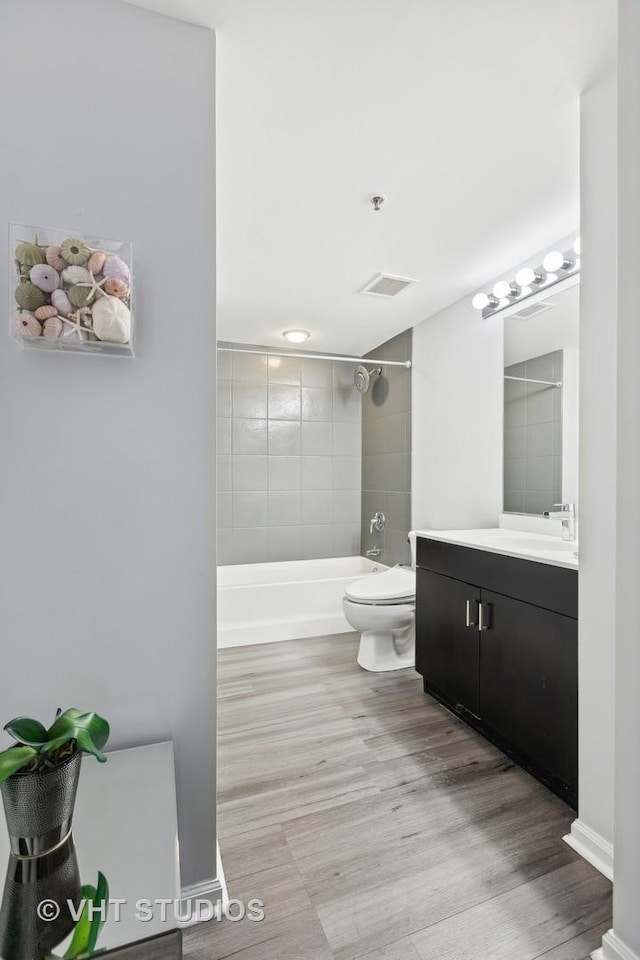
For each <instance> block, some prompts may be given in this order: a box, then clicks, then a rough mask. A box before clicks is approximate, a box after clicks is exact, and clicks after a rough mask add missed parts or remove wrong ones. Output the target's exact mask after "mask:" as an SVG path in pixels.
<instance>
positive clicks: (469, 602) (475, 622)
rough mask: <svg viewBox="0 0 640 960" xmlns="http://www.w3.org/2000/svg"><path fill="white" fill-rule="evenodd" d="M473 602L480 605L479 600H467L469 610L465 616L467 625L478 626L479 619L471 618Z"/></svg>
mask: <svg viewBox="0 0 640 960" xmlns="http://www.w3.org/2000/svg"><path fill="white" fill-rule="evenodd" d="M472 603H475V604H476V606H477V605H478V601H477V600H467V612H466V617H465V627H477V626H478V623H477V621H476V620H472V619H471V604H472Z"/></svg>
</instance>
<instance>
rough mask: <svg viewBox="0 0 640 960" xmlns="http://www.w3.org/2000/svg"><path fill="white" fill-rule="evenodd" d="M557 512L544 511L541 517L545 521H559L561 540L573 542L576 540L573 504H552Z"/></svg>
mask: <svg viewBox="0 0 640 960" xmlns="http://www.w3.org/2000/svg"><path fill="white" fill-rule="evenodd" d="M553 506H554V507H557V508H558V509H557V510H545V512H544V514H543V516H545V517H546V518H547V520H560V521H561V523H562V539H563V540H575V538H576V505H575V503H554V505H553Z"/></svg>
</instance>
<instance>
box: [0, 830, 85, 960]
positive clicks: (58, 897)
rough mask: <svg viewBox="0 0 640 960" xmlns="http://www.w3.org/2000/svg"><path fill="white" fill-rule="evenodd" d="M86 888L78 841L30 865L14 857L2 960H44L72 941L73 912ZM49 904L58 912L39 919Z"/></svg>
mask: <svg viewBox="0 0 640 960" xmlns="http://www.w3.org/2000/svg"><path fill="white" fill-rule="evenodd" d="M80 896H81V886H80V872H79V870H78V860H77V857H76V851H75V846H74V843H73V836H70V837H68V838H67V839H66V841H65V842H64V843H62V844H60V845H59V846H58V847H57V848H56V849H55V850H54V851H53V852H52V853H48V854H44V855H43V856H41V857H34V858H29V859H26V860H23V859H20V858H19V857H15V856H14V855H13V854H11V855H10V857H9V865H8V867H7V879H6V881H5V885H4V894H3V897H2V905H1V906H0V956H2V958H3V960H39V958H41V957H46V956H48V955H49V954H50V953H51V951H52V950H53V948H54V947H55V946H57V945H58V944H59V943H61V942H62V941H63V940H64V938H65V937H66V936H68V935H69V934H70V933H71V931H72V930H73V927H74V919H73V915H72V913H71V910H70V909H69V904H70V903H71V904H73V906H74V909H77V908H78V906H79V903H80ZM46 901H52V902H53V904H54V905H55V908H56V909H54V912H53V913H52V914H48V915H47V916H40V911H39V910H38V907H39V905H40V904H42V903H43V902H46Z"/></svg>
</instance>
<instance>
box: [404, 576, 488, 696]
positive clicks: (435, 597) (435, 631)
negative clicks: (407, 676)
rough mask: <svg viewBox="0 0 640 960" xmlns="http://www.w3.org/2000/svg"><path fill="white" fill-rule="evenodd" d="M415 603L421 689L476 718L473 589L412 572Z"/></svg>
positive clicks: (476, 649) (477, 594)
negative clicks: (414, 577)
mask: <svg viewBox="0 0 640 960" xmlns="http://www.w3.org/2000/svg"><path fill="white" fill-rule="evenodd" d="M416 599H417V602H416V670H417V671H418V673H421V674H422V676H423V677H424V679H425V689H429V688H432V689H433V691H434V693H436V694H439V695H440V696H441V697H443V698H444V699H445V700H446V701H447V702H448V703H450V704H451V705H452V706H454V707H456V706H463V707H466V709H467V710H469V711H471V713H473V714H475V715H477V714H478V697H479V679H478V671H479V642H478V638H479V634H478V626H477V619H478V618H477V611H478V602H479V600H480V591H479V589H478V588H477V587H474V586H472V585H471V584H468V583H463V582H462V581H461V580H453V579H452V578H451V577H443V576H442V575H441V574H439V573H431V571H429V570H421V569H418V571H417V574H416ZM467 623H468V625H467Z"/></svg>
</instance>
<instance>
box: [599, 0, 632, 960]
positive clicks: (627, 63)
mask: <svg viewBox="0 0 640 960" xmlns="http://www.w3.org/2000/svg"><path fill="white" fill-rule="evenodd" d="M618 11H619V13H618V15H619V47H618V56H619V66H618V70H619V73H618V97H619V100H618V151H619V152H618V183H617V187H618V197H617V210H618V244H617V252H618V367H617V372H618V394H617V399H618V457H617V489H618V496H617V522H616V534H617V543H616V559H617V570H618V573H619V576H618V578H617V590H616V607H615V629H616V687H615V693H616V708H615V713H616V718H615V749H616V772H615V883H614V888H613V930H614V931H615V933H613V934H607V936H606V937H605V957H607V958H616V960H618V958H623V957H624V958H626V960H632V958H638V957H640V912H639V911H638V891H639V890H640V818H639V816H638V810H639V807H640V750H639V749H638V703H639V702H640V641H639V636H638V583H639V582H640V552H639V551H638V536H640V498H639V497H638V477H640V377H639V376H638V364H639V362H640V326H639V324H638V262H639V259H640V222H639V220H638V210H640V172H639V170H638V161H639V158H640V116H639V114H638V103H639V102H640V62H639V61H638V48H639V46H640V5H639V4H638V0H620V2H619V5H618ZM601 472H602V471H601Z"/></svg>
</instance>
